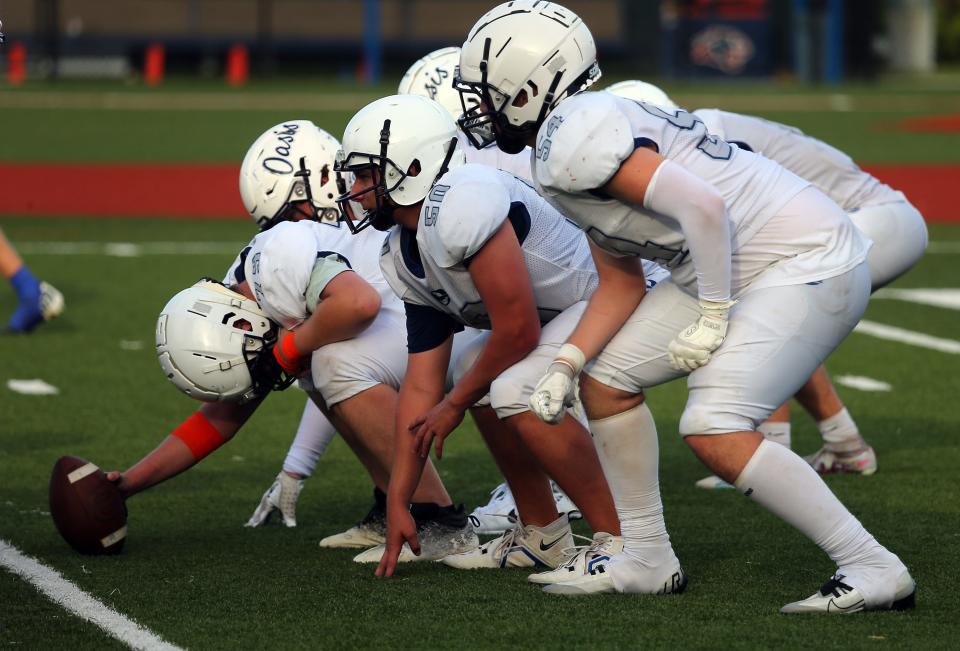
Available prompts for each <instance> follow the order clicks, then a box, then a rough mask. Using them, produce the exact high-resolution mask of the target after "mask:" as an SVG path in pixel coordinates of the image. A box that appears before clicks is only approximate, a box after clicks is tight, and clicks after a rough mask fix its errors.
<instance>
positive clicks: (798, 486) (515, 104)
mask: <svg viewBox="0 0 960 651" xmlns="http://www.w3.org/2000/svg"><path fill="white" fill-rule="evenodd" d="M599 74H600V71H599V68H598V66H597V62H596V48H595V45H594V41H593V37H592V35H591V34H590V31H589V29H588V28H587V27H586V26H585V25H584V23H583V22H582V21H581V20H580V18H579V17H578V16H577V15H576V14H574V13H573V12H571V11H569V10H567V9H565V8H564V7H561V6H560V5H556V4H553V3H549V2H529V1H522V0H521V1H518V2H510V3H506V4H503V5H500V6H498V7H496V8H495V9H493V10H491V11H490V12H488V13H487V14H486V15H484V16H483V17H482V18H481V19H480V20H479V21H478V22H477V23H476V25H475V26H474V27H473V29H472V30H471V31H470V33H469V35H468V37H467V41H466V42H465V43H464V45H463V48H462V52H461V57H460V68H459V78H458V79H457V80H456V84H457V87H458V89H460V90H461V93H462V94H464V95H469V96H473V97H475V98H479V104H477V106H476V108H475V109H473V110H472V111H470V112H468V113H467V114H466V115H465V117H464V118H463V122H462V125H463V127H464V129H465V130H466V131H467V132H468V133H472V134H473V135H474V137H481V136H482V135H483V134H484V133H486V132H488V131H489V130H490V129H492V130H493V132H494V136H495V138H496V142H497V145H498V146H499V147H501V148H502V149H505V150H506V151H508V152H510V151H517V150H518V149H519V148H520V147H522V146H525V145H531V146H535V149H536V157H535V160H534V179H535V181H536V184H537V187H538V190H539V191H540V192H541V194H543V195H544V196H545V197H546V198H547V200H548V201H550V202H551V203H552V204H553V205H554V206H556V207H558V209H559V210H560V211H561V212H562V213H563V214H564V215H565V216H567V217H568V218H570V219H572V220H574V221H575V222H577V223H578V224H579V225H580V226H581V227H582V228H583V229H584V231H585V232H586V233H587V235H588V237H590V239H591V242H592V250H593V252H594V259H595V262H596V266H597V270H598V272H599V274H600V286H599V287H598V289H597V291H596V292H594V294H593V296H592V297H591V300H590V304H589V305H588V307H587V309H586V311H585V312H584V315H583V318H582V319H581V320H580V323H579V325H578V327H577V329H576V331H575V332H574V333H573V334H572V335H571V336H570V338H569V339H568V341H567V343H566V344H564V346H563V347H562V349H561V351H560V354H559V355H558V357H557V358H556V361H555V362H554V363H553V364H552V365H551V367H550V370H549V372H548V373H547V374H546V375H545V376H544V377H543V378H542V379H541V381H540V383H539V384H538V387H537V390H536V391H535V393H534V395H533V396H532V399H531V408H532V409H533V410H534V411H535V412H536V413H537V414H538V415H539V416H540V417H541V418H543V419H544V420H546V421H548V422H553V420H555V418H556V417H557V416H558V415H559V414H561V413H562V411H563V408H564V405H565V404H567V403H569V402H571V401H572V400H573V397H574V395H575V394H576V391H577V385H576V383H575V382H574V378H576V377H577V376H579V375H580V374H581V372H582V371H583V370H584V369H585V368H586V366H585V365H586V362H587V360H592V362H593V363H592V365H591V366H590V367H589V368H587V369H586V373H585V374H584V376H583V379H582V383H581V388H582V397H583V400H584V403H585V406H586V408H587V413H588V415H589V417H590V420H591V430H592V431H594V433H597V432H598V428H601V429H605V428H618V429H623V430H626V431H634V430H636V429H637V427H638V425H637V422H638V420H639V418H640V414H639V412H638V410H637V406H636V405H637V403H638V400H639V396H640V395H641V394H642V392H643V389H644V388H645V387H647V386H652V385H655V384H659V383H662V382H666V381H669V380H671V379H674V378H677V377H681V376H683V375H686V374H689V379H688V388H689V398H688V401H687V405H686V408H685V410H684V413H683V415H682V417H681V420H680V432H681V434H682V435H683V436H684V437H685V441H686V443H687V444H688V445H689V446H690V448H691V449H692V450H693V451H694V453H695V454H696V455H697V456H698V457H699V458H700V459H701V461H703V462H704V463H705V464H706V465H707V466H708V467H709V468H710V469H711V470H712V471H713V472H714V473H716V474H717V475H718V476H720V477H721V478H722V479H724V480H726V481H729V482H731V483H733V484H734V485H735V486H736V487H737V488H738V489H739V490H740V491H742V492H743V493H744V494H745V495H746V496H748V497H751V499H753V500H754V501H756V502H758V503H760V504H762V505H763V506H764V507H766V508H767V509H769V510H770V511H771V512H773V513H774V514H776V515H777V516H779V517H781V518H782V519H783V520H785V521H786V522H788V523H790V524H792V525H793V526H795V527H796V528H798V529H799V530H800V531H801V532H803V533H804V534H805V535H806V536H807V537H808V538H810V539H811V540H812V541H813V542H814V543H816V544H817V545H818V546H819V547H820V548H821V549H822V550H824V552H826V553H827V554H828V555H829V556H830V558H831V559H832V560H833V561H834V562H835V563H836V564H837V566H838V569H837V571H836V573H835V574H834V575H833V577H831V579H830V580H829V581H827V582H826V583H825V584H824V585H823V586H822V587H821V589H820V590H819V591H817V592H816V593H815V594H814V595H812V596H811V597H810V598H808V599H805V600H802V601H798V602H795V603H791V604H788V605H787V606H785V607H784V608H783V609H782V611H783V612H789V613H795V612H854V611H857V610H881V609H891V608H894V609H896V608H906V607H910V606H912V605H913V600H914V593H915V586H914V581H913V579H912V578H911V576H910V573H909V572H908V570H907V568H906V566H905V565H904V564H903V563H902V561H901V560H900V559H899V558H898V557H897V556H896V555H895V554H893V553H892V552H890V551H889V550H887V549H886V548H885V547H883V546H882V545H880V544H879V543H878V542H877V541H876V540H875V539H874V537H873V536H872V535H870V533H869V532H867V531H866V529H865V528H864V527H863V526H862V525H861V524H860V522H859V521H858V520H857V519H856V518H855V517H854V516H853V515H852V514H851V513H850V512H849V511H848V510H847V509H846V508H845V507H844V506H843V504H841V503H840V501H839V500H838V499H837V498H836V497H835V496H834V495H833V493H832V492H831V491H830V489H829V488H828V487H827V486H826V484H824V483H823V480H822V479H821V478H820V477H819V475H817V473H816V472H815V471H814V470H813V469H812V468H811V467H810V466H809V465H808V464H807V463H806V462H805V461H804V460H803V459H801V458H800V457H798V456H797V455H795V454H794V453H793V452H791V451H790V450H788V449H787V448H785V447H784V446H781V445H777V444H774V443H770V442H768V441H765V440H764V438H763V436H762V435H761V434H760V433H758V432H757V431H756V428H757V426H758V425H759V424H760V423H761V422H762V421H763V420H764V419H766V418H767V416H769V415H770V413H771V412H772V411H773V410H774V409H776V408H777V407H778V406H779V405H781V404H782V403H783V402H784V401H785V400H786V399H787V398H788V397H789V396H791V395H793V394H794V393H795V392H796V391H797V390H798V389H799V388H800V386H801V385H802V384H803V383H804V382H805V381H806V380H807V379H808V378H809V377H810V375H811V374H812V373H813V371H814V370H815V369H816V368H817V366H819V364H820V363H821V362H822V361H823V360H824V359H825V358H826V356H827V355H828V354H829V353H830V352H831V351H832V350H833V349H834V348H835V347H836V346H837V345H838V344H839V343H840V342H841V341H842V340H843V338H844V337H845V336H846V335H847V334H848V333H849V332H850V331H851V330H852V329H853V327H854V325H855V324H856V323H857V321H858V320H859V318H860V317H861V315H862V314H863V311H864V309H865V307H866V303H867V299H868V297H869V292H870V272H869V269H868V268H867V265H866V264H865V260H866V255H867V249H868V241H867V240H865V239H864V238H863V237H862V236H861V235H860V233H859V232H858V231H857V230H856V228H855V227H854V226H853V224H852V223H851V222H850V220H849V219H848V218H847V216H846V215H845V214H844V212H843V210H842V209H841V208H840V207H839V206H837V205H836V204H835V203H834V202H832V201H831V200H830V199H829V198H827V197H826V196H825V195H823V194H822V193H821V192H820V191H819V190H817V189H816V188H814V187H812V186H811V185H810V184H809V183H807V182H806V181H803V180H802V179H800V178H799V177H797V176H795V175H794V174H792V173H790V172H789V171H787V170H786V169H784V168H783V167H781V166H779V165H777V164H776V163H774V162H772V161H770V160H768V159H765V158H762V157H760V156H757V155H755V154H753V153H751V152H747V151H743V150H739V149H737V148H735V147H732V146H731V145H729V144H728V143H726V142H725V141H723V140H721V139H719V138H717V137H715V136H711V135H710V134H709V133H708V132H707V131H706V129H705V128H704V127H703V124H702V122H700V121H699V120H697V119H696V118H694V117H693V116H691V115H690V114H688V113H686V112H684V111H681V110H664V109H661V108H659V107H656V106H653V105H647V104H642V103H637V102H634V101H631V100H627V99H624V98H621V97H617V96H614V95H611V94H609V93H595V92H581V91H584V90H585V89H586V88H587V87H589V86H590V85H591V84H592V83H593V82H594V81H595V80H596V79H597V78H598V77H599ZM640 258H646V259H652V260H657V261H660V262H662V263H663V264H664V265H665V266H667V267H668V268H669V269H670V271H671V280H670V281H667V282H663V283H660V284H658V285H657V286H656V287H655V288H653V289H652V290H651V291H650V292H649V293H647V294H646V295H644V283H643V271H642V269H641V267H640V264H639V259H640ZM651 471H652V472H656V470H655V468H652V469H651ZM608 479H609V480H610V483H611V487H612V490H613V492H614V494H618V493H622V494H627V493H628V492H629V490H630V487H631V486H636V485H637V482H638V481H644V478H642V477H638V476H633V477H629V478H624V479H623V482H622V483H620V482H618V481H617V480H616V479H614V478H610V477H608ZM618 506H621V507H622V509H623V510H624V511H626V510H634V509H643V506H644V503H643V493H642V491H637V492H636V493H630V494H629V498H628V499H624V500H623V501H622V502H620V501H618ZM621 517H623V512H622V513H621ZM625 533H626V532H625ZM661 564H662V561H661V558H660V555H659V553H658V550H650V549H647V548H646V547H645V546H644V545H642V544H635V543H634V541H633V540H632V539H631V538H630V537H629V536H625V546H624V551H623V553H622V554H619V555H617V556H615V557H613V558H612V559H611V560H610V561H609V562H606V563H604V564H603V571H602V572H601V571H599V568H598V567H596V566H594V567H593V568H589V571H587V572H585V573H584V574H583V575H582V576H579V577H575V578H572V579H570V580H569V581H566V582H562V583H555V584H552V585H550V586H548V588H547V589H548V590H551V589H552V590H551V591H554V592H559V593H566V594H587V593H595V592H649V591H651V589H652V588H653V587H655V586H656V583H657V582H656V581H655V580H651V578H652V576H651V569H656V568H658V567H660V566H661Z"/></svg>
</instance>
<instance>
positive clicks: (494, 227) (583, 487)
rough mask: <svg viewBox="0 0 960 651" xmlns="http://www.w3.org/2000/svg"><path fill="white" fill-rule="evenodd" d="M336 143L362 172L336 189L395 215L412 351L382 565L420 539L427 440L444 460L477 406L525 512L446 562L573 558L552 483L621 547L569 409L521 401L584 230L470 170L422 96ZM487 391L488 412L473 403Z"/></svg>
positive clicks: (567, 322) (396, 256) (572, 298)
mask: <svg viewBox="0 0 960 651" xmlns="http://www.w3.org/2000/svg"><path fill="white" fill-rule="evenodd" d="M343 151H344V153H343V157H342V159H341V160H340V161H338V170H341V171H344V172H352V173H354V174H355V175H356V181H355V182H354V184H353V187H352V192H351V193H350V194H349V195H344V196H343V197H341V199H342V200H348V199H349V200H354V201H357V202H360V203H361V204H362V206H363V208H364V209H365V210H366V211H367V212H368V218H367V219H369V220H371V221H373V222H374V223H375V224H376V225H377V226H378V227H380V228H384V227H386V226H390V225H392V224H396V226H395V227H394V228H393V229H392V230H391V232H390V235H389V237H388V239H387V242H386V243H385V244H384V247H383V251H382V254H381V266H382V268H383V271H384V275H385V277H386V278H387V280H388V281H389V282H390V284H391V285H392V286H393V288H394V290H395V291H396V292H397V293H398V295H400V297H401V298H402V299H403V301H404V303H405V307H406V312H407V338H408V340H407V345H408V350H409V361H408V365H407V375H406V377H405V378H404V380H403V384H402V385H401V389H400V405H399V408H398V410H397V421H396V457H395V463H394V469H393V473H392V475H391V480H390V488H389V491H388V494H387V553H386V554H385V555H384V558H383V560H382V561H381V563H380V567H379V568H378V569H377V574H378V575H380V576H390V575H391V574H392V573H393V571H394V566H395V559H396V558H397V555H398V554H399V553H400V550H401V548H402V547H401V546H402V545H403V544H404V543H405V542H406V543H409V545H410V546H411V547H413V548H414V549H416V548H417V546H418V542H417V534H416V531H415V529H414V526H413V522H412V520H411V519H410V515H409V513H408V512H407V509H406V506H405V504H406V502H407V501H408V500H409V497H408V496H409V494H410V492H411V491H412V490H413V488H414V486H415V485H416V482H417V478H418V477H419V476H420V472H421V469H422V467H423V464H424V463H425V461H426V459H427V456H428V453H429V450H430V447H431V444H432V443H434V442H435V448H436V452H437V456H438V457H439V456H440V454H441V451H442V445H443V441H444V440H445V438H446V437H447V435H448V434H449V433H450V432H451V431H453V429H454V428H455V427H456V426H457V425H458V424H459V423H460V422H461V421H462V419H463V416H464V413H465V412H466V410H467V409H471V408H472V412H473V414H474V418H475V419H476V420H477V422H478V423H480V424H481V431H483V433H484V438H485V441H486V443H487V445H488V447H489V448H490V451H491V453H492V454H493V456H494V458H495V460H496V461H497V463H498V465H499V467H500V470H501V472H502V473H503V475H504V477H505V478H506V479H507V482H508V484H509V485H510V487H511V489H512V491H513V495H514V497H515V498H516V502H517V507H518V511H519V515H520V519H521V522H520V524H518V526H517V527H516V528H515V529H513V530H511V531H508V532H507V533H506V534H504V535H503V536H501V537H500V538H496V539H494V540H493V541H491V542H489V543H487V544H485V545H483V546H482V547H480V548H479V550H477V551H476V552H468V553H466V554H460V555H458V556H454V557H450V558H447V559H444V562H445V563H447V564H450V565H453V566H455V567H502V566H506V565H521V566H524V565H525V566H531V565H534V564H538V565H541V564H542V565H547V566H555V565H556V564H557V561H558V560H561V559H564V558H566V555H560V554H558V553H557V548H559V547H561V546H563V545H564V544H569V539H570V533H569V524H568V523H567V521H566V520H567V519H566V517H563V518H557V511H556V508H555V504H554V501H553V498H552V495H551V491H550V488H549V483H548V481H547V480H548V477H552V478H553V479H554V480H556V482H557V483H558V484H559V485H560V487H561V488H562V489H563V490H564V491H565V492H566V493H567V494H568V495H569V496H570V497H571V499H573V500H574V502H575V503H576V504H577V505H578V506H579V507H580V510H581V511H582V513H583V516H584V518H585V519H586V520H587V522H588V523H589V524H590V526H591V527H592V528H593V529H594V531H595V532H597V533H596V534H595V540H596V542H597V547H598V548H599V547H601V546H604V545H605V546H606V547H605V549H604V550H603V551H607V550H609V552H610V553H612V552H614V551H616V550H617V548H618V547H619V545H620V543H621V540H620V537H619V534H620V523H619V521H618V519H617V514H616V511H615V508H614V504H613V499H612V496H611V495H610V491H609V488H608V486H607V484H606V481H605V479H604V476H603V472H602V469H601V465H600V458H598V454H597V451H596V450H595V449H594V445H593V443H592V442H591V440H590V437H589V435H588V433H587V432H586V430H585V429H584V428H583V426H582V424H581V423H580V422H578V420H577V419H576V418H574V417H573V416H572V415H570V414H564V415H562V417H561V418H560V422H559V425H557V427H556V429H554V428H552V427H550V426H546V425H544V423H542V422H541V421H540V420H539V419H538V418H537V417H536V416H535V415H533V414H531V413H530V411H529V407H528V406H527V404H526V403H527V398H528V396H529V395H530V393H531V391H532V390H533V385H534V382H535V381H536V378H537V377H539V375H540V374H542V373H543V371H544V370H546V367H547V366H548V365H549V363H550V360H551V359H552V358H553V356H554V355H555V354H556V351H557V349H558V347H559V344H560V342H561V341H562V340H563V339H564V338H565V337H566V335H567V333H568V332H569V331H570V329H571V328H572V327H573V326H574V325H575V323H576V321H577V319H578V318H579V314H580V312H581V310H582V309H583V307H584V305H585V303H584V301H585V299H586V298H587V297H588V296H589V294H590V292H591V291H593V289H594V287H595V283H596V272H595V270H594V269H593V267H592V265H591V264H590V261H589V250H588V247H587V243H586V240H585V238H584V237H583V234H582V233H581V232H580V231H579V230H578V229H577V228H575V227H574V226H573V225H572V224H570V223H569V222H567V221H566V220H564V219H563V218H562V217H561V216H560V215H559V214H557V213H556V211H554V210H553V209H551V208H550V207H549V206H547V205H546V203H545V202H544V201H543V199H542V198H541V197H539V196H538V195H537V194H536V193H535V192H534V191H533V189H532V188H530V187H529V186H528V185H526V184H525V183H523V182H522V181H520V180H519V179H517V178H516V177H514V176H512V175H510V174H507V173H505V172H502V171H498V170H495V169H492V168H490V167H488V166H481V165H466V164H464V158H463V152H462V151H461V150H460V149H459V148H458V147H457V140H456V127H455V125H454V123H453V121H452V119H451V118H450V116H449V115H448V114H447V113H446V112H444V111H443V109H442V108H440V107H439V106H438V105H437V104H435V103H433V102H430V101H428V100H426V99H425V98H421V97H412V96H395V97H388V98H384V99H381V100H378V101H376V102H374V103H372V104H370V105H368V106H367V107H366V108H364V109H362V110H361V111H360V112H359V113H357V115H355V116H354V117H353V119H352V120H351V121H350V123H349V124H348V126H347V129H346V132H345V134H344V139H343ZM464 326H469V327H475V328H481V329H484V330H489V334H488V335H487V336H486V337H485V338H484V339H483V340H482V344H483V345H482V349H481V350H480V351H479V354H478V355H477V356H476V358H475V360H474V361H473V362H472V364H470V365H469V368H467V369H466V370H465V371H464V372H462V373H460V374H459V378H458V380H457V382H456V384H455V386H454V387H453V389H452V390H451V391H450V392H449V393H447V394H446V395H444V386H443V377H444V373H445V369H446V367H447V364H448V360H449V358H450V354H451V346H452V341H453V339H454V337H453V335H454V333H455V332H457V331H458V330H459V329H461V328H463V327H464ZM487 395H489V404H490V406H491V407H492V408H493V410H494V411H495V414H492V413H490V412H489V407H486V408H477V407H476V405H477V403H478V401H480V400H482V399H483V398H484V397H485V396H487ZM484 410H486V411H487V413H486V414H484V413H483V412H484ZM497 419H499V423H501V424H502V425H503V426H505V429H504V427H501V428H500V430H499V431H498V432H497V435H496V436H491V434H490V433H489V432H488V431H484V427H483V426H484V424H490V421H491V420H492V421H493V422H494V424H495V423H496V422H498V421H497ZM658 501H659V499H658ZM660 523H661V525H662V514H661V517H660ZM661 529H662V531H661V541H662V543H663V544H664V545H666V547H667V548H669V547H670V543H669V537H668V536H667V534H666V529H665V527H661ZM671 553H672V551H671ZM596 555H597V556H600V555H601V550H600V549H597V554H596ZM673 560H674V563H673V565H671V566H670V567H669V568H667V580H666V587H665V588H664V589H662V591H664V592H668V591H670V590H671V588H672V587H673V583H672V582H671V581H670V577H671V576H674V575H676V576H682V571H681V570H680V569H679V563H678V562H677V561H676V559H675V557H674V559H673ZM662 587H663V586H662ZM676 587H677V589H679V588H680V587H682V586H680V585H677V586H676Z"/></svg>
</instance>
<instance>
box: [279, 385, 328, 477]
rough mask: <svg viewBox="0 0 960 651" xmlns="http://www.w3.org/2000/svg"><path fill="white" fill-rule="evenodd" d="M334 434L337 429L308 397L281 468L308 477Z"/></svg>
mask: <svg viewBox="0 0 960 651" xmlns="http://www.w3.org/2000/svg"><path fill="white" fill-rule="evenodd" d="M336 435H337V430H336V429H334V427H333V425H332V424H331V423H330V421H329V420H327V417H326V416H324V415H323V412H322V411H320V408H319V407H317V406H316V405H315V404H314V403H313V400H310V399H309V398H308V399H307V404H306V405H304V407H303V416H301V417H300V426H299V427H297V435H296V437H295V438H294V439H293V443H292V444H291V445H290V450H289V451H288V452H287V458H286V459H285V460H284V461H283V469H284V470H285V471H286V472H292V473H297V474H300V475H304V476H307V477H309V476H310V475H311V474H313V471H314V470H315V469H316V467H317V463H319V461H320V456H321V455H322V454H323V451H324V450H326V449H327V446H328V445H330V441H332V440H333V437H334V436H336Z"/></svg>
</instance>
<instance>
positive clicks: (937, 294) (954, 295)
mask: <svg viewBox="0 0 960 651" xmlns="http://www.w3.org/2000/svg"><path fill="white" fill-rule="evenodd" d="M873 298H890V299H895V300H898V301H907V302H909V303H919V304H921V305H932V306H933V307H944V308H947V309H948V310H960V289H956V288H953V287H941V288H937V289H927V288H922V289H921V288H917V289H893V288H890V287H888V288H885V289H881V290H880V291H879V292H877V293H876V294H874V295H873Z"/></svg>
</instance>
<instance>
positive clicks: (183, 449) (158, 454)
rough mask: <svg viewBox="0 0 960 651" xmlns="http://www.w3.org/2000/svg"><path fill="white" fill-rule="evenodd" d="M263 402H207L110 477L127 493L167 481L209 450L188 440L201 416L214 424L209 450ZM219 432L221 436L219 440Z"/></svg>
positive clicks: (220, 442)
mask: <svg viewBox="0 0 960 651" xmlns="http://www.w3.org/2000/svg"><path fill="white" fill-rule="evenodd" d="M261 402H262V399H259V400H255V401H253V402H249V403H247V404H245V405H235V404H229V403H223V402H208V403H206V404H204V405H203V406H202V407H200V409H198V410H197V412H196V413H195V414H194V415H193V416H191V417H190V418H188V419H187V420H186V421H184V422H183V423H181V424H180V426H179V427H177V429H176V430H174V432H173V433H171V434H170V435H168V436H167V437H166V438H165V439H164V440H163V441H162V442H161V443H160V445H159V446H157V447H156V449H154V450H153V451H152V452H150V454H148V455H147V456H145V457H144V458H143V459H141V460H140V461H138V462H137V463H136V464H135V465H133V466H132V467H131V468H130V469H129V470H127V471H126V472H124V473H123V474H121V473H119V472H116V471H113V472H110V473H108V478H109V479H110V480H111V481H115V482H118V483H117V486H118V488H119V489H120V492H121V493H123V495H124V497H129V496H131V495H135V494H136V493H139V492H141V491H143V490H146V489H148V488H150V487H151V486H155V485H156V484H159V483H161V482H164V481H166V480H168V479H170V478H171V477H175V476H176V475H179V474H180V473H181V472H183V471H184V470H187V469H188V468H190V467H192V466H193V465H194V464H196V463H197V462H198V461H200V460H201V459H202V458H204V456H206V454H202V453H201V454H202V456H197V452H198V449H199V448H197V447H196V446H194V447H193V448H191V446H190V445H188V444H187V443H186V442H185V440H184V439H185V438H187V439H188V440H189V435H188V434H186V433H185V431H184V430H186V429H190V428H191V426H193V427H194V428H195V427H196V425H195V423H196V422H197V419H198V416H199V417H202V420H201V422H205V423H206V425H203V426H204V427H211V428H212V429H210V430H208V431H207V432H206V434H207V435H208V436H209V437H210V438H212V439H213V440H212V441H211V442H210V443H209V444H208V445H207V450H209V451H208V452H207V454H209V452H212V451H213V449H214V448H211V446H217V447H218V446H219V445H222V444H223V443H226V442H227V441H229V440H230V439H231V438H233V436H234V435H235V434H236V433H237V432H238V431H239V430H240V428H241V427H242V426H243V424H244V423H246V422H247V421H248V420H249V419H250V416H252V415H253V412H254V411H256V409H257V407H258V406H259V405H260V403H261ZM217 436H219V437H220V440H216V437H217Z"/></svg>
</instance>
